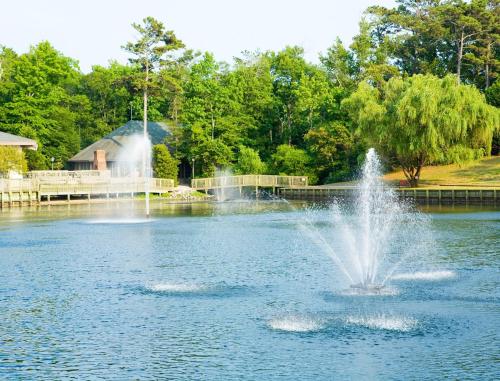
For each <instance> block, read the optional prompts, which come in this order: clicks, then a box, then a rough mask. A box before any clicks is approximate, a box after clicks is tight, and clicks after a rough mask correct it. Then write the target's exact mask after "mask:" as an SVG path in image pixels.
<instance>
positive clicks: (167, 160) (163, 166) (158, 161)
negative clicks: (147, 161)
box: [153, 144, 179, 183]
mask: <svg viewBox="0 0 500 381" xmlns="http://www.w3.org/2000/svg"><path fill="white" fill-rule="evenodd" d="M178 165H179V162H178V161H177V159H175V158H173V157H172V155H171V154H170V151H169V150H168V148H167V147H166V146H165V144H157V145H155V146H154V147H153V175H154V177H157V178H161V179H173V180H174V181H175V182H176V183H177V174H178V172H179V168H178Z"/></svg>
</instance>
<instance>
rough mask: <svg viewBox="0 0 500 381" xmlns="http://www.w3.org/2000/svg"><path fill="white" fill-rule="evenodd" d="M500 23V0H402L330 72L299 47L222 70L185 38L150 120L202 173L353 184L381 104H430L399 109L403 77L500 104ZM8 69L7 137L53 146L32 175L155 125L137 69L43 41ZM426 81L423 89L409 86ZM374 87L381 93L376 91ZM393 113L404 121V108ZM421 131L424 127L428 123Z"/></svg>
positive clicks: (331, 62)
mask: <svg viewBox="0 0 500 381" xmlns="http://www.w3.org/2000/svg"><path fill="white" fill-rule="evenodd" d="M499 19H500V18H499V7H498V1H493V0H490V1H488V0H474V1H471V2H465V1H457V0H453V1H439V0H426V1H418V0H400V1H398V4H397V6H396V7H395V8H393V9H386V8H382V7H371V8H369V9H368V10H367V12H366V14H365V18H363V20H362V21H361V22H360V24H359V26H360V29H359V34H358V35H357V36H356V37H355V38H354V40H353V42H352V44H351V45H350V46H349V47H347V46H345V45H344V44H343V43H342V42H341V41H340V40H337V41H334V42H333V44H332V46H331V47H330V48H329V49H328V50H327V51H326V52H324V53H323V54H322V55H321V57H320V63H319V64H312V63H310V62H307V61H306V60H305V59H304V52H303V49H302V48H301V47H296V46H290V47H286V48H284V49H283V50H281V51H278V52H272V51H268V52H257V53H252V52H245V53H242V54H241V56H240V57H238V58H235V59H234V61H233V62H231V63H224V62H218V61H217V60H216V57H214V56H213V55H212V54H210V53H203V52H194V51H192V50H190V49H189V48H188V47H184V46H183V44H182V43H181V40H182V36H177V37H178V38H179V40H178V42H179V43H178V44H177V48H176V49H175V50H172V51H170V52H169V53H168V54H167V55H166V56H165V57H164V59H162V60H161V62H160V65H159V66H158V67H157V69H156V70H155V71H154V73H152V75H154V81H153V80H152V82H151V86H152V87H151V89H150V91H149V95H150V98H149V111H148V118H149V119H150V120H157V121H167V122H168V123H169V124H170V125H171V126H172V127H173V132H174V133H173V136H172V138H171V140H170V141H169V142H168V143H169V144H170V145H171V146H173V147H175V149H176V155H177V158H178V159H179V160H181V161H182V162H184V163H186V164H188V165H189V164H191V163H192V162H193V159H194V163H195V170H196V176H208V175H211V174H213V172H214V170H215V168H217V167H224V168H225V167H231V168H232V169H233V170H234V171H235V172H237V173H250V172H251V173H264V172H265V173H277V174H288V175H295V174H297V175H304V174H305V175H309V176H310V177H311V180H312V182H315V181H316V182H333V181H342V180H347V179H350V178H351V177H352V176H353V174H354V172H356V171H357V168H358V163H359V162H360V161H361V160H362V158H363V155H364V152H365V150H366V147H367V144H375V143H373V139H372V140H370V137H369V135H371V134H363V133H362V132H363V129H360V120H365V119H366V116H367V114H366V113H368V115H369V113H370V112H374V113H375V114H376V110H375V109H374V108H375V107H376V105H377V102H379V101H380V102H386V103H384V107H386V108H387V109H388V110H392V109H397V108H398V107H400V108H402V107H414V108H415V107H417V108H418V106H415V105H411V104H406V105H403V104H398V105H396V104H394V105H392V104H389V103H390V102H391V99H390V97H388V96H387V94H392V93H395V94H396V93H398V92H397V91H395V90H394V89H391V83H394V84H399V82H395V81H392V82H389V81H390V80H391V79H394V78H399V79H400V80H401V82H402V83H406V82H405V81H407V80H408V79H410V78H411V77H412V76H417V75H432V76H436V77H438V78H444V77H446V76H447V75H454V76H455V77H454V78H455V79H456V81H457V82H458V83H460V84H463V85H468V86H473V87H475V88H477V89H478V90H479V91H477V94H476V93H473V94H472V95H471V97H476V98H477V101H478V102H484V99H486V100H487V102H488V103H489V104H491V105H494V106H496V107H498V105H499V102H500V91H499V87H500V82H498V81H496V78H497V75H498V64H499V61H498V60H499V41H500V37H499V25H500V23H499ZM167 26H168V25H167ZM171 35H172V36H174V34H173V32H172V34H171ZM124 43H126V41H124ZM0 65H1V66H0V130H2V131H6V132H10V133H14V134H18V135H23V136H26V137H30V138H33V139H36V140H37V141H38V142H39V145H40V147H41V148H40V150H39V151H37V152H32V151H29V152H27V156H28V157H27V159H28V165H29V167H30V168H31V169H43V168H47V167H49V165H50V158H51V157H54V158H55V167H57V168H63V167H64V166H65V165H66V161H67V160H68V158H70V157H71V156H72V155H73V154H75V153H76V152H78V150H79V149H81V148H83V147H85V146H87V145H89V144H91V143H92V142H94V141H96V140H98V139H100V138H101V137H102V136H104V135H106V134H107V133H109V132H110V131H112V130H113V129H114V128H116V127H118V126H120V125H121V124H123V123H125V122H126V121H127V120H129V119H130V118H132V119H141V118H142V109H143V93H142V90H141V86H140V85H138V80H137V78H138V77H140V73H141V71H142V68H141V66H140V63H138V62H137V61H135V62H131V63H130V64H128V65H122V64H119V63H116V62H112V63H111V64H110V65H109V66H107V67H102V66H94V67H93V69H92V71H91V72H90V73H88V74H83V73H82V72H81V71H80V70H79V67H78V63H77V62H76V61H75V60H73V59H71V58H69V57H65V56H64V55H62V54H61V53H60V52H58V51H57V50H56V49H55V48H54V47H53V46H51V44H50V43H49V42H42V43H40V44H38V45H36V46H33V47H32V48H31V50H30V51H29V52H28V53H25V54H21V55H18V54H17V53H16V52H14V51H13V50H11V49H9V48H8V47H3V48H1V50H0ZM412 83H418V81H412V82H408V83H407V85H405V86H410V87H411V84H412ZM443 83H447V82H446V81H445V82H443ZM360 84H365V85H367V86H369V87H370V88H371V89H372V90H373V91H375V93H370V94H371V95H370V96H369V97H368V96H366V97H363V96H362V94H364V93H363V92H360V88H359V87H358V86H359V85H360ZM401 86H402V85H401ZM436 86H437V87H439V86H440V85H439V84H436ZM446 86H449V85H446ZM457 86H458V84H457ZM437 87H436V88H437ZM465 87H466V86H464V88H465ZM361 89H362V90H363V89H365V88H363V87H362V88H361ZM372 90H369V91H372ZM363 91H365V93H366V92H367V91H368V90H366V89H365V90H363ZM408 91H410V90H408ZM457 91H461V90H457ZM353 97H354V98H353ZM476 98H474V99H476ZM346 99H347V100H346ZM354 100H356V101H357V102H358V103H356V104H355V102H354ZM359 102H361V103H363V102H368V103H366V104H361V103H359ZM370 102H371V103H370ZM387 102H389V103H387ZM436 102H437V104H439V103H440V100H439V99H437V100H436ZM371 104H373V107H370V105H371ZM447 104H453V105H454V104H455V103H453V102H451V103H450V102H448V103H447ZM392 106H394V107H392ZM450 107H451V106H450ZM478 107H479V106H478ZM481 107H482V106H481ZM477 109H478V110H483V108H480V107H479V108H477ZM492 109H493V108H492ZM492 109H484V110H489V111H484V112H492V113H493V114H495V113H496V116H494V117H493V119H491V118H490V119H488V120H489V121H490V122H491V123H490V122H489V123H490V124H491V128H492V129H493V130H494V131H493V133H492V134H484V136H485V139H487V138H488V139H490V141H489V142H488V141H486V140H485V139H483V140H481V142H480V143H477V144H476V146H474V147H472V148H474V149H475V150H476V151H475V152H480V153H481V152H482V153H483V154H485V155H488V154H490V152H491V150H493V151H494V152H495V150H498V119H495V118H497V116H498V114H497V111H498V109H495V110H496V111H495V110H493V111H492ZM356 110H362V112H363V113H364V114H363V115H361V116H360V115H359V114H356V112H355V111H356ZM406 111H408V110H406ZM410 111H411V110H410ZM430 112H432V110H431V111H430ZM481 112H483V111H481ZM375 114H374V115H375ZM391 115H392V117H393V118H395V120H397V118H398V115H400V113H398V112H394V113H392V114H391ZM363 118H365V119H363ZM372 119H373V118H372ZM375 119H376V118H375ZM375 119H373V120H375ZM486 119H487V118H486ZM471 120H472V119H471ZM474 120H476V119H474ZM384 123H385V124H387V125H390V123H388V120H385V121H380V125H384ZM419 123H420V122H418V121H416V122H414V123H413V124H412V126H413V125H415V126H416V127H415V128H423V127H422V126H421V125H420V124H419ZM490 124H488V126H490ZM408 128H413V127H408ZM365 130H366V129H365ZM495 131H497V132H495ZM495 134H496V135H495ZM492 135H493V138H491V136H492ZM450 139H452V140H453V139H454V138H453V136H451V135H450ZM491 139H492V140H493V142H492V141H491ZM387 141H390V139H388V140H387ZM463 141H464V139H461V140H460V144H461V145H463V144H464V143H463ZM378 144H383V142H379V143H378ZM399 144H400V145H401V142H399ZM411 144H412V143H411ZM448 145H449V144H448ZM447 147H448V146H447ZM438 148H439V147H438ZM452 148H453V147H452ZM434 149H436V148H435V147H434ZM481 150H482V151H481ZM382 151H384V152H386V153H387V155H386V161H387V163H388V164H393V165H399V164H401V160H400V161H399V162H398V161H397V160H396V159H397V158H398V156H397V155H396V154H392V153H391V152H393V150H390V149H387V150H382ZM402 151H403V152H404V151H405V150H404V149H403V150H402ZM456 151H457V150H454V151H453V152H455V154H454V155H448V156H447V155H442V156H441V157H439V158H438V159H439V160H438V159H436V157H437V156H436V155H434V156H431V155H430V156H426V155H425V153H424V157H428V159H427V161H425V160H424V161H423V162H424V163H425V164H431V163H433V162H437V161H441V162H446V161H454V160H460V157H457V155H456ZM398 152H399V151H398ZM419 155H420V151H419ZM400 156H401V155H400ZM469 156H470V155H469ZM476 156H478V155H476ZM476 156H475V157H476ZM420 159H421V157H420V156H419V160H420ZM186 175H187V176H189V175H190V174H189V173H187V174H186Z"/></svg>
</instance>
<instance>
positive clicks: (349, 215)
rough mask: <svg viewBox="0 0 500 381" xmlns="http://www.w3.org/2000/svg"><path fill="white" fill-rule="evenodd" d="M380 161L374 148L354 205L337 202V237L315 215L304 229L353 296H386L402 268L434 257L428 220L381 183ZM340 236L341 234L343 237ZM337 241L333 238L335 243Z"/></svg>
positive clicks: (303, 224) (334, 214)
mask: <svg viewBox="0 0 500 381" xmlns="http://www.w3.org/2000/svg"><path fill="white" fill-rule="evenodd" d="M381 174H382V172H381V164H380V160H379V158H378V156H377V154H376V152H375V150H374V149H373V148H371V149H370V150H369V151H368V153H367V155H366V160H365V163H364V166H363V171H362V179H361V181H360V183H359V185H358V188H357V189H356V195H355V197H354V202H353V203H339V202H338V201H334V202H333V203H332V204H331V205H330V208H329V211H330V212H331V222H332V224H333V228H334V230H336V231H337V232H335V233H334V234H332V236H333V237H334V240H329V234H331V233H332V232H328V231H325V232H324V231H322V230H321V229H319V228H318V227H317V226H316V225H317V224H316V221H315V220H314V210H313V211H310V212H309V213H308V216H306V217H305V218H304V219H303V220H301V222H300V223H299V226H300V227H301V229H302V230H303V232H304V233H305V234H306V235H307V236H308V237H309V238H311V239H312V241H313V242H315V243H316V244H317V245H318V247H320V248H321V249H322V251H323V252H325V253H326V254H327V255H329V256H330V257H331V259H332V260H333V261H334V263H335V264H336V265H337V266H338V267H339V268H340V270H342V272H343V273H344V275H345V276H346V278H347V279H348V281H349V283H350V287H351V292H352V293H359V294H386V293H387V292H390V290H388V289H387V288H386V287H385V286H386V283H387V281H388V280H389V279H390V278H391V276H392V274H393V273H394V271H395V270H396V269H397V268H398V266H399V265H401V264H402V263H404V262H405V261H407V259H408V258H409V257H412V256H414V255H415V254H417V253H423V252H428V251H429V250H428V248H427V247H425V248H424V246H425V245H427V244H428V243H429V242H431V241H430V240H429V239H428V238H429V229H428V220H427V218H426V217H425V216H424V215H423V214H422V213H419V212H418V211H416V210H415V209H414V208H413V207H412V205H410V204H408V203H406V202H404V201H402V200H400V199H399V198H398V195H397V194H396V192H395V191H394V190H393V189H391V188H390V187H388V186H386V185H385V184H384V183H383V182H382V180H381ZM337 233H340V234H337ZM333 237H332V238H333Z"/></svg>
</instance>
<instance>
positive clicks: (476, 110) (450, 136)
mask: <svg viewBox="0 0 500 381" xmlns="http://www.w3.org/2000/svg"><path fill="white" fill-rule="evenodd" d="M344 106H345V107H346V108H347V109H348V110H349V112H350V115H351V117H352V118H353V120H354V121H355V122H356V124H357V125H358V129H359V133H360V134H361V135H362V136H363V137H364V138H366V139H367V141H368V142H369V144H373V145H375V146H376V147H377V148H378V149H379V150H380V151H382V152H383V153H384V154H385V155H386V156H387V157H388V158H391V157H393V158H395V159H396V160H397V161H398V163H399V164H400V165H401V167H402V168H403V171H404V172H405V174H406V176H407V177H408V179H409V180H410V182H411V183H412V184H416V183H417V182H418V178H419V175H420V170H421V168H422V166H423V165H425V164H432V163H441V162H454V161H457V160H462V159H468V158H470V157H480V156H481V155H482V154H483V153H489V152H490V150H491V141H492V136H493V133H494V131H495V130H497V129H498V128H499V113H498V109H495V108H494V107H492V106H490V105H488V104H487V103H486V101H485V98H484V96H483V95H482V94H481V93H480V92H479V91H478V90H477V89H476V88H474V87H471V86H466V85H459V84H457V81H456V78H455V77H453V76H448V77H446V78H444V79H439V78H437V77H435V76H432V75H415V76H413V77H411V78H408V79H405V80H402V79H399V78H393V79H391V80H389V81H388V82H387V84H386V85H385V86H384V88H383V89H382V91H379V90H378V89H375V88H373V87H371V86H370V85H368V84H367V83H361V84H360V86H359V87H358V90H357V91H356V92H355V93H353V94H352V95H351V96H350V97H349V98H348V99H346V100H345V101H344ZM467 151H469V152H467Z"/></svg>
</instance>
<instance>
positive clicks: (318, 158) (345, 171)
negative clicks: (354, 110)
mask: <svg viewBox="0 0 500 381" xmlns="http://www.w3.org/2000/svg"><path fill="white" fill-rule="evenodd" d="M304 139H305V141H306V143H307V148H308V151H309V152H311V154H312V155H313V158H314V164H315V167H316V169H317V171H318V174H319V177H320V180H325V179H326V178H327V177H329V178H330V180H331V179H334V178H335V179H337V180H342V179H343V178H344V177H347V176H349V175H350V174H351V173H350V170H349V168H348V167H349V153H350V149H351V148H352V146H353V143H354V142H353V138H352V134H351V133H350V131H349V130H348V129H347V127H346V126H344V125H343V124H341V123H339V122H333V123H328V124H323V125H320V126H317V127H314V128H312V129H310V130H309V131H308V132H307V134H306V135H305V136H304ZM334 172H338V173H334Z"/></svg>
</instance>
